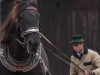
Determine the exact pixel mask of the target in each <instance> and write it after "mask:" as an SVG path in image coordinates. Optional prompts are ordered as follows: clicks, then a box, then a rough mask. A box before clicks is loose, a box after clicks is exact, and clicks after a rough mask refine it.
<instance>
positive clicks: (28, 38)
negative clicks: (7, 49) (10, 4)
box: [16, 6, 40, 53]
mask: <svg viewBox="0 0 100 75" xmlns="http://www.w3.org/2000/svg"><path fill="white" fill-rule="evenodd" d="M39 16H40V15H39V13H38V12H37V9H36V8H34V7H32V6H29V7H27V8H25V10H24V11H22V12H21V13H20V14H19V15H18V19H17V20H16V21H17V25H18V31H19V33H21V38H22V39H23V40H22V41H23V45H24V46H25V47H26V48H27V51H28V53H35V52H36V51H37V49H38V48H39V45H40V39H39Z"/></svg>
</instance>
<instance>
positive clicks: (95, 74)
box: [70, 35, 100, 75]
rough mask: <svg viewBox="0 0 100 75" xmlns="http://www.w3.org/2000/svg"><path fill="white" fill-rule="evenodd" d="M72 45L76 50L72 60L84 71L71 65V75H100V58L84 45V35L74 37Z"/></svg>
mask: <svg viewBox="0 0 100 75" xmlns="http://www.w3.org/2000/svg"><path fill="white" fill-rule="evenodd" d="M71 44H72V46H73V49H74V52H73V55H72V56H71V60H72V61H73V62H74V63H75V64H76V65H77V66H78V67H79V68H81V69H82V70H83V71H82V70H81V69H79V68H78V67H77V66H75V64H73V63H71V66H70V75H100V56H99V54H98V53H97V52H96V51H93V50H91V49H88V48H87V47H86V46H85V45H84V39H83V37H82V35H75V36H73V37H72V41H71Z"/></svg>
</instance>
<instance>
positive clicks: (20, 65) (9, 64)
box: [0, 44, 41, 72]
mask: <svg viewBox="0 0 100 75" xmlns="http://www.w3.org/2000/svg"><path fill="white" fill-rule="evenodd" d="M40 56H41V49H40V51H39V53H36V55H35V56H34V55H33V54H31V55H30V58H28V59H27V60H25V61H23V62H22V61H14V60H13V59H12V57H11V56H10V55H9V53H8V50H7V45H6V44H4V45H3V44H0V61H1V63H2V64H3V66H5V67H6V68H7V69H9V70H10V71H13V72H28V71H30V70H32V69H33V68H34V67H35V66H36V65H37V64H38V62H39V61H40V59H41V57H40Z"/></svg>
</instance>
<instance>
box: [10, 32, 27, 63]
mask: <svg viewBox="0 0 100 75" xmlns="http://www.w3.org/2000/svg"><path fill="white" fill-rule="evenodd" d="M12 35H13V36H14V37H15V38H17V39H19V40H21V38H20V37H21V36H20V35H19V33H18V32H17V31H14V32H13V33H12ZM8 46H9V52H10V55H11V56H12V58H14V59H15V60H17V61H23V60H25V59H27V58H28V56H29V54H28V52H27V50H26V48H23V46H22V45H20V44H19V43H18V42H17V41H16V40H15V39H14V38H13V37H12V38H11V40H10V42H9V43H8Z"/></svg>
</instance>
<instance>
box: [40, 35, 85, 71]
mask: <svg viewBox="0 0 100 75" xmlns="http://www.w3.org/2000/svg"><path fill="white" fill-rule="evenodd" d="M39 34H40V35H41V36H42V37H43V38H44V39H45V40H46V41H47V42H48V43H49V44H50V45H51V46H53V47H54V48H55V49H56V50H58V51H59V52H60V53H61V54H62V55H63V56H64V57H66V58H67V59H68V60H70V61H71V62H72V63H73V64H74V65H75V66H76V67H78V68H79V69H80V70H81V71H82V72H85V71H84V70H83V69H81V68H80V67H79V66H78V65H76V64H75V63H74V62H73V61H72V60H71V59H70V58H69V57H68V56H66V55H65V54H64V53H63V52H62V51H61V50H60V49H58V48H57V47H56V46H55V45H53V44H52V43H51V42H50V41H49V40H48V39H47V38H46V37H45V36H44V35H43V34H42V33H39ZM44 48H46V47H44ZM46 49H47V48H46ZM47 50H49V49H47ZM49 51H50V50H49ZM50 52H51V51H50ZM51 53H53V52H51ZM53 55H55V56H57V55H56V54H54V53H53ZM57 57H58V58H60V59H61V60H63V61H64V62H65V63H67V64H68V65H70V64H69V63H68V62H67V61H65V60H64V59H62V58H61V57H59V56H57Z"/></svg>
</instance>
